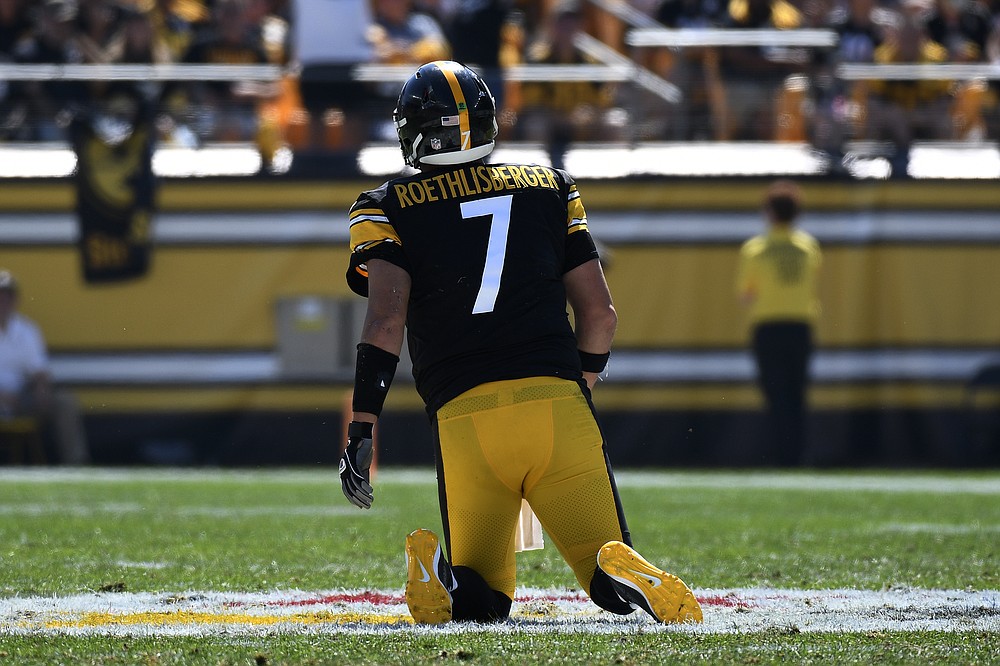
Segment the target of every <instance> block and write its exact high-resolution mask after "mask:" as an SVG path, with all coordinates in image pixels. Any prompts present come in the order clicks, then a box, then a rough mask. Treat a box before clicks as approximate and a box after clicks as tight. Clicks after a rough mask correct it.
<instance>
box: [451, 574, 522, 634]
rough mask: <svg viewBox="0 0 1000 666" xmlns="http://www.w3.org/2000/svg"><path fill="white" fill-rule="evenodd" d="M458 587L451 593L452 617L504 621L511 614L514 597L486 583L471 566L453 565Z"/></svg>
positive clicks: (462, 620)
mask: <svg viewBox="0 0 1000 666" xmlns="http://www.w3.org/2000/svg"><path fill="white" fill-rule="evenodd" d="M452 571H453V572H454V575H455V580H456V581H457V582H458V588H456V589H455V590H454V591H452V593H451V598H452V610H451V614H452V619H453V620H458V621H459V622H503V621H504V620H506V619H507V618H508V617H509V616H510V606H511V604H512V603H513V599H511V598H510V597H508V596H507V595H506V594H504V593H502V592H497V591H496V590H494V589H492V588H491V587H490V586H489V585H487V584H486V581H485V580H483V577H482V576H480V575H479V574H478V573H476V571H475V570H474V569H470V568H469V567H463V566H456V567H452Z"/></svg>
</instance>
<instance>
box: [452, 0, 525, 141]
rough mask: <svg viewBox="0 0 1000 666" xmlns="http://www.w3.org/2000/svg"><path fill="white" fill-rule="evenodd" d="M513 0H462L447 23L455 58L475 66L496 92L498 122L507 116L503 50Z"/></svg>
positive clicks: (494, 93) (491, 89) (494, 95)
mask: <svg viewBox="0 0 1000 666" xmlns="http://www.w3.org/2000/svg"><path fill="white" fill-rule="evenodd" d="M512 11H513V2H512V0H459V1H458V3H457V5H456V7H455V11H454V13H453V14H452V15H451V17H450V19H449V22H448V25H447V31H446V32H447V35H448V41H449V42H450V43H451V48H452V59H454V60H457V61H458V62H460V63H462V64H464V65H467V66H469V67H472V68H473V69H475V70H476V72H477V73H478V74H479V75H480V76H481V77H483V80H484V81H485V82H486V85H487V86H488V87H489V89H490V91H491V92H492V93H493V97H494V99H495V101H496V108H497V121H498V122H500V121H501V120H502V119H503V116H504V109H505V107H504V82H503V74H502V69H501V67H502V64H501V51H502V47H503V40H504V30H505V28H506V26H507V25H508V24H509V23H510V19H511V14H512Z"/></svg>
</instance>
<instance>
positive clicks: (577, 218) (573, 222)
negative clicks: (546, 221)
mask: <svg viewBox="0 0 1000 666" xmlns="http://www.w3.org/2000/svg"><path fill="white" fill-rule="evenodd" d="M571 196H572V195H571ZM566 212H567V216H566V226H567V227H569V231H567V232H566V233H573V232H574V231H579V230H580V229H586V228H587V211H585V210H584V209H583V200H582V199H580V197H579V196H577V197H576V198H573V199H571V200H570V201H569V202H567V204H566Z"/></svg>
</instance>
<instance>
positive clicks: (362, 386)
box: [353, 342, 399, 416]
mask: <svg viewBox="0 0 1000 666" xmlns="http://www.w3.org/2000/svg"><path fill="white" fill-rule="evenodd" d="M397 363H399V357H398V356H396V355H395V354H392V353H390V352H387V351H386V350H384V349H381V348H380V347H376V346H375V345H371V344H368V343H367V342H362V343H360V344H359V345H358V360H357V364H356V365H355V368H354V402H353V407H354V411H356V412H365V413H366V414H374V415H375V416H378V415H379V414H381V413H382V405H383V404H385V396H386V395H387V394H388V393H389V387H390V386H391V385H392V378H393V377H394V376H395V374H396V364H397Z"/></svg>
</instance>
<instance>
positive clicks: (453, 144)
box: [392, 60, 497, 167]
mask: <svg viewBox="0 0 1000 666" xmlns="http://www.w3.org/2000/svg"><path fill="white" fill-rule="evenodd" d="M392 120H393V122H394V123H395V125H396V134H397V135H398V136H399V148H400V150H402V151H403V159H404V160H406V163H407V164H408V165H409V166H412V167H416V166H419V165H423V164H434V165H439V164H464V163H465V162H472V161H475V160H478V159H482V158H484V157H486V156H487V155H489V154H490V153H491V152H492V151H493V146H494V144H495V139H496V136H497V109H496V102H495V101H494V100H493V95H492V94H491V93H490V89H489V88H487V87H486V83H485V82H484V81H483V79H482V78H480V76H479V75H478V74H476V73H475V72H474V71H472V70H471V69H469V68H468V67H466V66H465V65H463V64H461V63H457V62H454V61H451V60H437V61H435V62H430V63H427V64H426V65H424V66H423V67H421V68H420V69H418V70H417V71H416V72H415V73H414V74H413V76H411V77H410V78H409V80H408V81H407V82H406V83H404V84H403V89H402V90H401V91H400V93H399V101H397V102H396V110H395V111H393V112H392Z"/></svg>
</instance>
